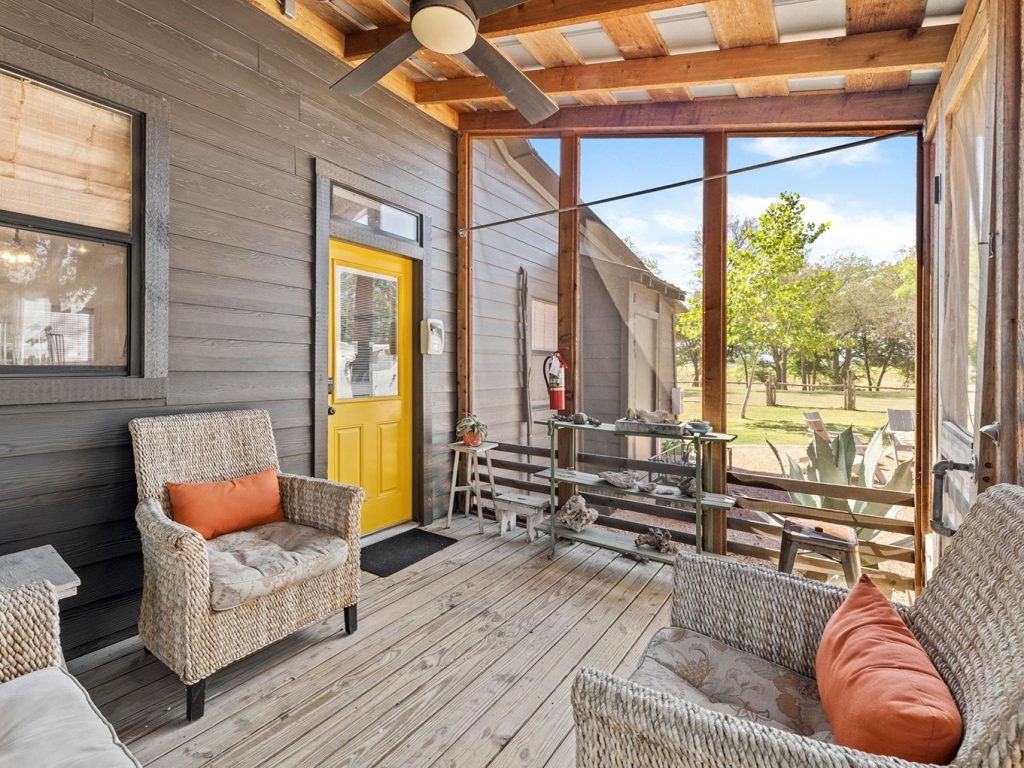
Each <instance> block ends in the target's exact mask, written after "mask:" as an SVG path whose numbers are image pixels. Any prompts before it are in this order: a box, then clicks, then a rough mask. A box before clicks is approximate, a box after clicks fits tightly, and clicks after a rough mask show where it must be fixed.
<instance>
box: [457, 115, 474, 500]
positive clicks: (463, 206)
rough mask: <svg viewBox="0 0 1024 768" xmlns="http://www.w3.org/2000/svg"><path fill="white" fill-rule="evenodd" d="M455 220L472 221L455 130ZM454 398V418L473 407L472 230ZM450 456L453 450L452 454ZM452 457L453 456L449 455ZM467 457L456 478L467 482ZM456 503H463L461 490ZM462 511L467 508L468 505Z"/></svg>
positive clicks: (460, 282)
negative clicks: (455, 409)
mask: <svg viewBox="0 0 1024 768" xmlns="http://www.w3.org/2000/svg"><path fill="white" fill-rule="evenodd" d="M455 185H456V192H455V194H456V200H455V221H456V226H457V227H458V229H459V231H460V232H461V231H464V230H465V229H467V228H468V227H470V226H472V224H473V139H472V138H471V137H470V136H469V135H468V134H465V133H460V134H459V140H458V150H457V157H456V180H455ZM455 400H456V408H457V412H456V415H455V418H456V419H461V418H462V416H463V414H466V413H471V412H472V410H473V234H472V233H471V232H467V233H466V234H465V236H461V237H459V238H458V242H457V245H456V273H455ZM453 457H454V454H453ZM453 460H454V459H453ZM468 463H469V462H468V461H466V462H463V466H462V467H461V469H460V475H459V478H458V480H457V483H458V484H459V485H467V484H468V474H469V473H468V471H467V466H466V465H468ZM458 495H459V499H460V500H459V504H463V505H464V504H465V500H466V499H465V494H461V493H460V494H458ZM463 511H465V512H468V511H469V510H468V509H464V510H463Z"/></svg>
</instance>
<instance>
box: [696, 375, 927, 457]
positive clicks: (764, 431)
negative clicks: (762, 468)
mask: <svg viewBox="0 0 1024 768" xmlns="http://www.w3.org/2000/svg"><path fill="white" fill-rule="evenodd" d="M728 394H729V410H728V414H727V416H726V418H727V420H728V421H727V425H726V427H727V429H728V431H729V432H731V433H733V434H735V435H736V442H735V443H734V445H764V444H765V440H766V439H767V440H771V441H772V442H773V443H775V444H776V445H805V444H806V443H807V426H806V425H805V423H804V411H819V412H820V413H821V417H822V418H823V419H824V420H825V423H826V424H827V425H828V427H829V429H833V430H837V429H843V428H844V427H847V426H849V425H850V424H852V425H853V428H854V429H855V430H856V431H857V432H858V433H859V434H860V435H862V436H863V437H864V439H865V440H867V439H868V438H870V437H871V435H873V434H874V433H875V431H876V430H877V429H878V428H879V427H881V426H882V425H883V424H885V421H886V414H885V409H886V408H905V409H913V408H914V393H913V392H858V393H857V410H856V411H847V410H844V409H843V407H842V406H843V395H842V393H841V392H833V391H824V392H822V391H819V392H801V391H800V390H799V389H795V388H794V389H792V390H789V391H783V390H779V392H778V395H777V398H776V399H777V401H778V405H777V406H775V407H774V408H769V407H768V406H766V405H765V404H764V399H765V396H764V386H763V385H761V384H755V385H754V390H753V392H751V393H750V404H749V405H748V406H747V418H745V419H741V418H740V404H741V403H742V402H743V386H742V385H741V384H730V385H729V390H728ZM699 404H700V390H699V389H692V388H690V387H687V388H686V392H685V402H684V406H683V415H684V416H685V417H686V418H688V419H694V418H697V414H698V413H699V411H700V405H699Z"/></svg>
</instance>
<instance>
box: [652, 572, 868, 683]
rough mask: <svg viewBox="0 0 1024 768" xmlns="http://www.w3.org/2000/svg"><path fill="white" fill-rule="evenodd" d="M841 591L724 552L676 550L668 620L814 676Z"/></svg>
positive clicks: (842, 590) (842, 592)
mask: <svg viewBox="0 0 1024 768" xmlns="http://www.w3.org/2000/svg"><path fill="white" fill-rule="evenodd" d="M847 593H848V590H846V589H844V588H840V587H830V586H826V585H824V584H820V583H818V582H815V581H811V580H809V579H804V578H800V577H798V576H790V575H788V574H785V573H777V572H775V571H769V570H766V569H764V568H758V567H755V566H752V565H747V564H745V563H741V562H738V561H736V560H731V559H728V558H724V557H715V556H709V555H699V556H698V555H694V554H692V553H689V552H680V553H679V555H678V556H677V558H676V564H675V572H674V583H673V587H672V623H673V625H675V626H678V627H685V628H686V629H692V630H693V631H695V632H700V633H701V634H704V635H708V636H709V637H714V638H716V639H718V640H721V641H723V642H725V643H728V644H729V645H731V646H733V647H735V648H739V649H740V650H743V651H747V652H749V653H753V654H754V655H756V656H760V657H761V658H763V659H768V660H770V661H774V662H775V663H777V664H781V665H783V666H785V667H788V668H790V669H792V670H794V671H796V672H799V673H800V674H802V675H806V676H808V677H814V657H815V654H816V653H817V650H818V643H819V642H820V640H821V634H822V632H823V631H824V629H825V624H826V623H827V622H828V620H829V618H830V617H831V616H832V614H833V613H835V611H836V609H837V608H838V607H839V606H840V605H841V604H842V602H843V600H844V599H845V598H846V595H847Z"/></svg>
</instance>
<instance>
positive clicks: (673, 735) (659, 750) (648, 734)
mask: <svg viewBox="0 0 1024 768" xmlns="http://www.w3.org/2000/svg"><path fill="white" fill-rule="evenodd" d="M572 706H573V712H574V714H575V717H576V728H577V731H576V748H577V764H578V765H585V766H587V768H621V767H622V766H655V765H658V766H662V765H664V766H670V765H671V766H678V768H779V766H788V767H789V768H840V766H841V767H842V768H912V767H915V766H918V765H919V764H917V763H909V762H907V761H905V760H900V759H898V758H892V757H884V756H881V755H871V754H867V753H865V752H859V751H857V750H853V749H848V748H846V747H839V746H836V745H835V744H828V743H826V742H822V741H816V740H814V739H810V738H807V737H805V736H798V735H797V734H794V733H789V732H787V731H782V730H779V729H778V728H772V727H769V726H767V725H762V724H761V723H755V722H752V721H751V720H746V719H742V718H739V717H733V716H732V715H726V714H723V713H721V712H714V711H712V710H708V709H704V708H703V707H701V706H699V705H697V704H693V703H691V702H688V701H685V700H683V699H680V698H677V697H675V696H672V695H670V694H667V693H662V692H660V691H655V690H653V689H651V688H645V687H643V686H641V685H637V684H636V683H631V682H629V681H628V680H622V679H620V678H617V677H614V676H613V675H609V674H607V673H605V672H598V671H597V670H594V669H586V668H585V669H582V670H580V672H579V674H578V675H577V676H576V680H575V682H574V684H573V688H572Z"/></svg>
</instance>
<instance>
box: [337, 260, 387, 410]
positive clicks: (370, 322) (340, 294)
mask: <svg viewBox="0 0 1024 768" xmlns="http://www.w3.org/2000/svg"><path fill="white" fill-rule="evenodd" d="M334 285H335V297H334V300H335V305H334V306H335V316H336V317H337V323H338V327H337V328H336V329H335V342H334V343H335V348H334V387H335V389H334V392H335V395H334V397H335V399H336V400H345V399H351V398H357V397H387V396H393V395H397V394H398V281H397V280H396V279H395V278H393V277H388V276H386V275H377V274H372V273H370V272H363V271H361V270H357V269H349V268H347V267H342V266H337V267H335V272H334Z"/></svg>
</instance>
